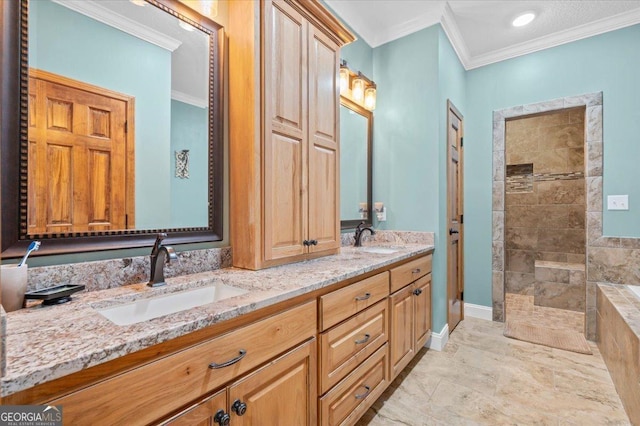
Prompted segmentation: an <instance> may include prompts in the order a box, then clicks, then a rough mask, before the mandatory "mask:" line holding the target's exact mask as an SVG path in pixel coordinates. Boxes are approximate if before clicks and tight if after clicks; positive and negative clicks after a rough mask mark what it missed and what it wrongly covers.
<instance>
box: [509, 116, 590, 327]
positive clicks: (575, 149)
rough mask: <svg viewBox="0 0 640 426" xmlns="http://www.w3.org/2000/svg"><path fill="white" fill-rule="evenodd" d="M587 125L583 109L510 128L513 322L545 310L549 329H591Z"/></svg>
mask: <svg viewBox="0 0 640 426" xmlns="http://www.w3.org/2000/svg"><path fill="white" fill-rule="evenodd" d="M584 120H585V108H584V107H580V108H573V109H565V110H560V111H555V112H552V113H545V114H538V115H533V116H525V117H520V118H517V119H512V120H507V121H506V123H505V142H506V144H505V145H506V146H505V160H506V175H505V261H506V263H505V292H506V303H507V317H508V318H507V319H509V320H514V319H515V320H520V319H521V318H518V317H519V316H525V317H526V316H527V315H528V313H533V311H535V310H538V311H540V310H542V311H544V315H543V317H544V318H545V322H546V323H548V324H549V325H550V326H554V327H567V328H571V329H574V330H576V331H580V332H582V331H583V330H584V313H585V308H586V306H585V304H586V301H585V295H586V289H585V285H586V283H585V253H586V230H585V214H586V213H585V212H586V205H585V204H586V202H585V199H586V197H585V176H584V168H585V167H584V133H585V130H584V128H585V125H584ZM510 304H511V306H509V305H510ZM539 313H541V312H539ZM510 314H511V315H510ZM513 317H515V318H513ZM535 317H537V318H538V319H539V318H540V317H542V315H535ZM522 319H524V320H526V319H527V318H522Z"/></svg>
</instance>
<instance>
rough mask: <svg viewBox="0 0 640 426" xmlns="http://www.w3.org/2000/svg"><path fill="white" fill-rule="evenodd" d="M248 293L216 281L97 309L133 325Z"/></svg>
mask: <svg viewBox="0 0 640 426" xmlns="http://www.w3.org/2000/svg"><path fill="white" fill-rule="evenodd" d="M245 293H247V290H243V289H240V288H236V287H231V286H228V285H226V284H214V285H211V286H206V287H199V288H195V289H190V290H184V291H178V292H175V293H169V294H163V295H161V296H156V297H151V298H148V299H139V300H136V301H135V302H130V303H125V304H122V305H117V306H111V307H108V308H101V309H96V311H98V312H99V313H100V314H102V315H103V316H104V317H106V318H107V319H108V320H110V321H111V322H113V323H115V324H117V325H130V324H136V323H139V322H143V321H148V320H150V319H153V318H158V317H161V316H164V315H169V314H174V313H176V312H180V311H185V310H187V309H191V308H195V307H197V306H202V305H206V304H208V303H213V302H218V301H220V300H224V299H228V298H230V297H234V296H240V295H241V294H245Z"/></svg>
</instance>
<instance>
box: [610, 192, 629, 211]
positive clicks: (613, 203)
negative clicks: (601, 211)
mask: <svg viewBox="0 0 640 426" xmlns="http://www.w3.org/2000/svg"><path fill="white" fill-rule="evenodd" d="M607 210H629V196H628V195H607Z"/></svg>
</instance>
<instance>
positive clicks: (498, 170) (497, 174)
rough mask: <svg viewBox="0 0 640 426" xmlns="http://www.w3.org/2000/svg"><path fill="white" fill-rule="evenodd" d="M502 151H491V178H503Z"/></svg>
mask: <svg viewBox="0 0 640 426" xmlns="http://www.w3.org/2000/svg"><path fill="white" fill-rule="evenodd" d="M504 164H505V163H504V151H493V180H498V181H503V180H504Z"/></svg>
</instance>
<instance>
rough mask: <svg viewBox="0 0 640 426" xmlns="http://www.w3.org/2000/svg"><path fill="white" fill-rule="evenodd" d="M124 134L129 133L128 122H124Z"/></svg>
mask: <svg viewBox="0 0 640 426" xmlns="http://www.w3.org/2000/svg"><path fill="white" fill-rule="evenodd" d="M124 132H125V133H129V122H128V121H125V122H124Z"/></svg>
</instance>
